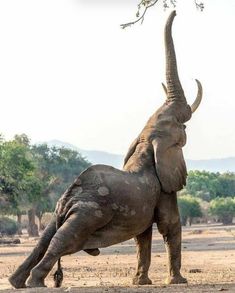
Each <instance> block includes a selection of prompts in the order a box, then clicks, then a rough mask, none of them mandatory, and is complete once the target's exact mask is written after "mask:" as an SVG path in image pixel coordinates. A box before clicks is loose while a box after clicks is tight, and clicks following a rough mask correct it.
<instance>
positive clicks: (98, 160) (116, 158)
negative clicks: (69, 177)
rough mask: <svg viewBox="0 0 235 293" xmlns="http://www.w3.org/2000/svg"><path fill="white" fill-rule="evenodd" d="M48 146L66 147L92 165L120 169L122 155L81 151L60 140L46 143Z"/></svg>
mask: <svg viewBox="0 0 235 293" xmlns="http://www.w3.org/2000/svg"><path fill="white" fill-rule="evenodd" d="M46 143H47V144H48V145H49V146H53V145H54V146H57V147H66V148H70V149H74V150H76V151H78V152H79V153H80V154H81V155H82V156H83V157H85V158H87V160H88V161H89V162H91V163H92V164H105V165H110V166H113V167H115V168H119V169H121V168H122V165H123V160H124V155H118V154H112V153H108V152H104V151H96V150H94V151H93V150H91V151H88V150H83V149H80V148H78V147H76V146H75V145H72V144H70V143H67V142H63V141H60V140H50V141H48V142H46Z"/></svg>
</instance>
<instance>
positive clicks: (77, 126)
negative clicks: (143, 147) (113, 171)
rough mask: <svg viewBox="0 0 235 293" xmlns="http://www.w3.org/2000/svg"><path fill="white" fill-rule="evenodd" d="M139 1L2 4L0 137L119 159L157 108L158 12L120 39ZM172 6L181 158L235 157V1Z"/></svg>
mask: <svg viewBox="0 0 235 293" xmlns="http://www.w3.org/2000/svg"><path fill="white" fill-rule="evenodd" d="M137 3H138V0H129V1H128V0H63V1H62V0H34V1H32V0H27V1H26V0H21V1H19V0H1V1H0V42H1V43H0V99H1V114H0V132H1V133H3V135H4V136H5V138H6V139H10V138H12V137H13V135H14V134H16V133H18V134H20V133H26V134H27V135H29V136H30V137H31V139H32V142H37V141H46V140H51V139H59V140H62V141H67V142H70V143H73V144H75V145H77V146H78V147H80V148H84V149H96V150H105V151H109V152H114V153H125V152H126V151H127V149H128V146H129V145H130V143H131V142H132V140H133V139H134V138H135V137H136V135H137V134H138V133H139V132H140V131H141V129H142V128H143V126H144V124H145V122H146V120H147V119H148V117H149V116H150V115H151V114H152V113H153V112H154V111H155V110H156V109H157V107H159V106H160V105H161V104H162V103H163V101H164V93H163V91H162V88H161V82H162V81H164V80H165V73H164V65H165V56H164V47H163V27H164V24H165V21H166V18H167V16H168V15H169V13H170V10H167V11H164V10H163V9H162V7H161V4H160V3H159V4H158V5H157V6H156V7H155V8H153V9H151V11H149V13H148V15H147V17H146V19H145V22H144V24H143V25H138V24H137V25H135V26H132V27H130V28H127V29H125V30H122V29H120V27H119V24H121V23H123V22H127V21H130V20H132V19H134V16H135V12H136V6H137ZM204 3H205V7H206V8H205V10H204V12H202V13H201V12H199V11H198V10H197V9H196V8H195V6H194V1H193V0H178V6H177V17H176V18H175V21H174V26H173V37H174V40H175V47H176V52H177V60H178V69H179V75H180V78H181V82H182V84H183V87H184V89H185V93H186V96H187V98H188V102H189V103H192V102H193V100H194V98H195V96H196V92H197V88H196V83H195V81H194V79H195V78H198V79H199V80H200V81H201V82H202V84H203V88H204V97H203V102H202V104H201V106H200V108H199V109H198V111H197V112H196V113H195V114H194V116H193V118H192V119H191V121H189V122H188V123H187V133H188V143H187V146H186V147H185V149H184V152H185V157H186V158H190V159H199V158H217V157H228V156H235V91H234V83H235V54H234V52H235V41H234V39H235V32H234V31H235V1H234V0H226V1H223V0H205V1H204Z"/></svg>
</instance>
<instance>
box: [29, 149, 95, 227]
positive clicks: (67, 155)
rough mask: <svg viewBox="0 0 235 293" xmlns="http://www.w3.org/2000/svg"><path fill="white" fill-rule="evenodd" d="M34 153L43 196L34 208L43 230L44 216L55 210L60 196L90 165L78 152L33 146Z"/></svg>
mask: <svg viewBox="0 0 235 293" xmlns="http://www.w3.org/2000/svg"><path fill="white" fill-rule="evenodd" d="M32 153H33V157H34V160H35V162H36V165H37V168H36V169H37V171H36V172H37V178H39V179H40V182H41V195H40V197H39V200H38V201H37V202H35V204H34V206H35V214H36V215H37V217H38V219H39V226H40V228H42V226H41V219H42V216H43V214H44V213H45V212H48V211H52V210H53V209H54V207H55V203H56V201H57V200H58V198H59V197H60V195H61V194H62V193H63V192H64V191H65V189H66V188H67V187H68V186H69V185H70V184H71V183H72V182H73V181H74V179H75V178H76V177H77V176H78V175H79V174H80V173H81V172H82V171H83V170H84V169H86V168H87V167H88V166H90V163H89V162H88V161H86V160H85V159H84V158H83V157H82V156H81V155H80V154H79V153H78V152H77V151H74V150H71V149H67V148H63V147H62V148H61V147H60V148H58V147H49V146H48V145H47V144H41V145H34V146H32Z"/></svg>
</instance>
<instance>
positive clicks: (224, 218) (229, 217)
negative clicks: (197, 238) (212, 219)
mask: <svg viewBox="0 0 235 293" xmlns="http://www.w3.org/2000/svg"><path fill="white" fill-rule="evenodd" d="M221 221H222V223H223V224H224V225H231V224H232V223H233V215H224V216H222V217H221Z"/></svg>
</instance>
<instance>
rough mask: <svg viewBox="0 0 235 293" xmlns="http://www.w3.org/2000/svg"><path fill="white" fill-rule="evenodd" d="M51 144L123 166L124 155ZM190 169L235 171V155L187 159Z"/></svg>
mask: <svg viewBox="0 0 235 293" xmlns="http://www.w3.org/2000/svg"><path fill="white" fill-rule="evenodd" d="M46 143H47V144H48V145H49V146H53V145H54V146H58V147H62V146H63V147H66V148H71V149H74V150H77V151H79V152H80V153H81V154H82V156H84V157H86V158H87V160H88V161H90V162H91V163H92V164H105V165H111V166H113V167H116V168H119V169H120V168H122V165H123V160H124V155H118V154H112V153H108V152H104V151H96V150H89V151H88V150H83V149H80V148H78V147H76V146H74V145H72V144H70V143H66V142H62V141H59V140H51V141H48V142H46ZM186 164H187V168H188V170H201V171H202V170H206V171H210V172H226V171H229V172H235V157H230V158H223V159H209V160H187V159H186Z"/></svg>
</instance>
